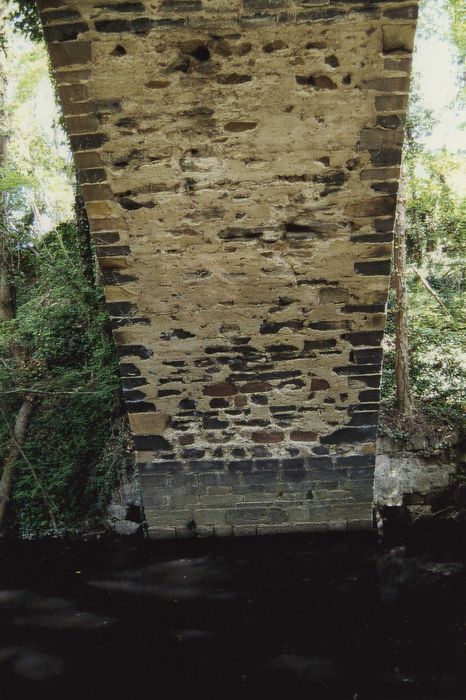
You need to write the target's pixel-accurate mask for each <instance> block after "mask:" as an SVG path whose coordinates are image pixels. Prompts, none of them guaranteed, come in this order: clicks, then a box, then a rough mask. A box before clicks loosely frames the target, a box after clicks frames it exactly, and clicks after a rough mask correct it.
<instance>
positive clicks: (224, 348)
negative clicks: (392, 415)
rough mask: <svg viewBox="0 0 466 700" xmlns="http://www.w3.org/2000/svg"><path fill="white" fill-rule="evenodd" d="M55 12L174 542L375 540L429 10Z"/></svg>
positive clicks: (175, 7)
mask: <svg viewBox="0 0 466 700" xmlns="http://www.w3.org/2000/svg"><path fill="white" fill-rule="evenodd" d="M39 6H40V8H41V12H42V17H43V21H44V24H45V31H46V37H47V40H48V43H49V49H50V54H51V60H52V64H53V67H54V70H55V74H56V77H57V81H58V85H59V93H60V97H61V101H62V104H63V108H64V113H65V117H66V120H67V123H68V128H69V131H70V134H71V140H72V146H73V149H74V151H75V157H76V164H77V167H78V169H79V171H80V174H79V179H80V182H81V188H82V192H83V195H84V197H85V200H86V203H87V211H88V215H89V218H90V222H91V227H92V231H93V233H94V236H95V240H96V243H97V246H98V247H97V250H98V255H99V257H100V262H101V267H102V270H103V276H104V282H105V293H106V298H107V302H108V307H109V311H110V314H111V316H112V322H113V326H114V337H115V342H116V344H117V346H118V352H119V356H120V363H121V364H120V367H121V374H122V377H123V386H124V391H125V397H126V404H127V407H128V411H129V415H130V422H131V426H132V429H133V431H134V442H135V447H136V450H137V458H138V463H139V470H140V475H141V481H142V488H143V494H144V503H145V509H146V515H147V519H148V523H149V526H150V527H151V528H152V534H153V535H154V536H173V535H175V534H177V533H178V534H179V535H180V536H184V535H186V534H193V533H199V534H227V533H228V534H229V533H237V534H250V533H252V532H269V531H278V530H283V531H289V530H295V531H299V530H303V529H315V530H320V529H323V528H324V529H325V528H328V527H332V528H342V527H347V526H349V527H370V526H371V504H372V487H373V471H374V454H375V443H374V439H375V430H376V422H377V404H378V399H379V391H378V389H379V383H380V364H381V353H380V343H381V339H382V334H383V328H384V324H385V303H386V297H387V284H388V275H389V271H390V258H391V238H392V233H391V232H392V228H393V216H394V210H395V204H396V191H397V178H398V176H399V163H400V157H401V146H402V138H403V133H402V123H403V118H404V111H405V108H406V101H407V91H408V81H409V71H410V60H409V55H410V52H411V50H412V43H413V36H414V29H415V18H416V13H417V10H416V3H415V2H412V1H409V2H404V1H403V0H392V1H388V0H387V1H385V0H379V1H377V2H374V3H371V4H370V5H368V3H367V2H363V1H362V0H361V1H359V0H337V1H336V2H322V1H317V0H314V1H312V0H306V2H304V0H303V1H302V2H299V1H296V2H292V1H291V0H273V1H271V0H267V1H265V0H243V1H242V0H204V1H201V0H192V1H191V0H190V1H189V2H186V1H185V2H182V1H181V0H163V1H162V2H160V1H157V2H151V3H148V2H138V3H122V2H109V3H105V4H102V3H100V2H97V0H83V1H80V2H78V1H77V0H68V2H64V3H61V4H60V3H58V4H57V2H55V0H54V1H53V2H52V1H51V0H41V2H39Z"/></svg>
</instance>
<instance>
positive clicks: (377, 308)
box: [341, 304, 385, 314]
mask: <svg viewBox="0 0 466 700" xmlns="http://www.w3.org/2000/svg"><path fill="white" fill-rule="evenodd" d="M341 311H342V313H344V314H354V313H363V314H383V313H385V304H348V305H347V306H343V307H342V309H341Z"/></svg>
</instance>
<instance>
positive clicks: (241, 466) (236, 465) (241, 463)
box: [227, 459, 253, 472]
mask: <svg viewBox="0 0 466 700" xmlns="http://www.w3.org/2000/svg"><path fill="white" fill-rule="evenodd" d="M252 466H253V461H252V459H238V460H232V461H230V462H228V465H227V467H228V471H229V472H251V471H252Z"/></svg>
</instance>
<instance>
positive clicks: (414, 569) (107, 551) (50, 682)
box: [0, 536, 466, 700]
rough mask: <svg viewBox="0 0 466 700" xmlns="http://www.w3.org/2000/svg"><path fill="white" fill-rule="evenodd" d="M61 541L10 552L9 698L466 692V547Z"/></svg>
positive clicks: (365, 697)
mask: <svg viewBox="0 0 466 700" xmlns="http://www.w3.org/2000/svg"><path fill="white" fill-rule="evenodd" d="M37 546H38V547H40V545H37ZM54 546H56V547H57V554H56V555H55V554H53V552H52V554H51V555H50V556H48V557H45V558H44V557H43V554H41V553H40V552H39V551H37V552H36V553H35V554H34V556H35V557H36V560H34V557H33V561H31V562H28V564H27V565H26V564H24V562H23V559H21V558H20V557H19V554H18V553H17V552H16V550H15V557H16V559H15V561H14V563H12V559H11V556H10V558H9V559H8V560H7V563H8V566H4V565H2V564H4V563H5V562H2V560H1V550H0V565H1V566H0V629H1V631H2V635H1V641H0V698H1V700H10V698H12V700H13V699H14V700H22V698H23V697H24V698H29V697H31V698H35V697H40V698H41V700H42V698H44V699H45V698H46V700H63V698H64V697H66V700H78V698H79V700H83V697H85V696H86V694H87V695H89V683H90V679H91V678H92V688H93V692H94V690H95V693H94V694H95V696H96V697H99V698H106V697H109V696H110V697H114V698H115V699H116V698H120V697H121V698H125V700H130V699H131V698H139V697H152V696H153V695H154V694H155V693H156V694H157V697H161V698H163V700H171V699H172V698H173V699H176V700H177V699H178V698H182V697H184V696H190V695H195V696H196V695H198V694H200V693H202V694H203V695H204V697H206V698H210V697H217V696H221V697H222V700H223V699H224V698H227V699H228V698H230V697H235V699H236V698H238V697H240V698H241V700H243V699H244V698H246V699H248V698H251V699H252V698H254V700H258V698H262V697H264V696H265V697H267V696H269V697H272V698H273V697H277V696H284V697H286V696H288V697H290V698H292V699H294V698H301V697H303V698H306V699H310V700H354V699H356V700H374V698H377V700H430V699H432V700H433V699H435V700H464V698H465V697H466V694H465V693H464V683H463V679H464V649H465V648H466V601H465V600H464V588H465V583H466V574H465V569H464V560H460V558H458V557H457V558H456V559H455V558H454V557H448V556H447V555H446V554H443V555H442V556H437V557H435V556H432V553H430V552H415V553H412V552H410V551H409V549H407V548H406V547H399V546H398V547H392V548H391V549H387V550H381V551H378V550H377V548H376V546H375V543H374V542H373V541H370V542H368V541H367V540H365V541H362V540H361V539H358V537H357V536H354V537H348V538H346V539H345V538H338V537H335V538H334V539H328V538H325V537H323V536H322V537H321V538H314V539H313V538H301V539H300V538H293V537H290V538H282V539H274V538H258V539H257V540H252V539H251V540H248V541H246V542H245V541H240V542H230V541H229V542H218V541H217V542H207V541H202V542H200V541H194V542H191V543H188V542H173V543H170V544H168V543H164V544H160V543H157V544H156V545H154V546H152V545H147V544H132V545H129V544H127V545H125V544H124V543H118V544H109V545H108V546H107V545H106V546H100V547H97V546H89V547H88V548H85V547H84V548H82V547H81V548H79V549H77V550H74V549H73V547H72V546H71V547H68V549H67V555H66V557H64V556H62V555H61V553H60V551H59V545H54ZM52 550H53V547H52ZM29 556H30V552H29ZM24 561H26V557H24ZM78 571H79V572H80V573H79V575H78V574H77V572H78ZM31 572H32V573H31ZM91 697H92V693H91Z"/></svg>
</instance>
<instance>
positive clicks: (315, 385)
mask: <svg viewBox="0 0 466 700" xmlns="http://www.w3.org/2000/svg"><path fill="white" fill-rule="evenodd" d="M329 388H330V384H329V383H328V381H327V380H326V379H317V377H314V379H311V389H312V391H323V389H329Z"/></svg>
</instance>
